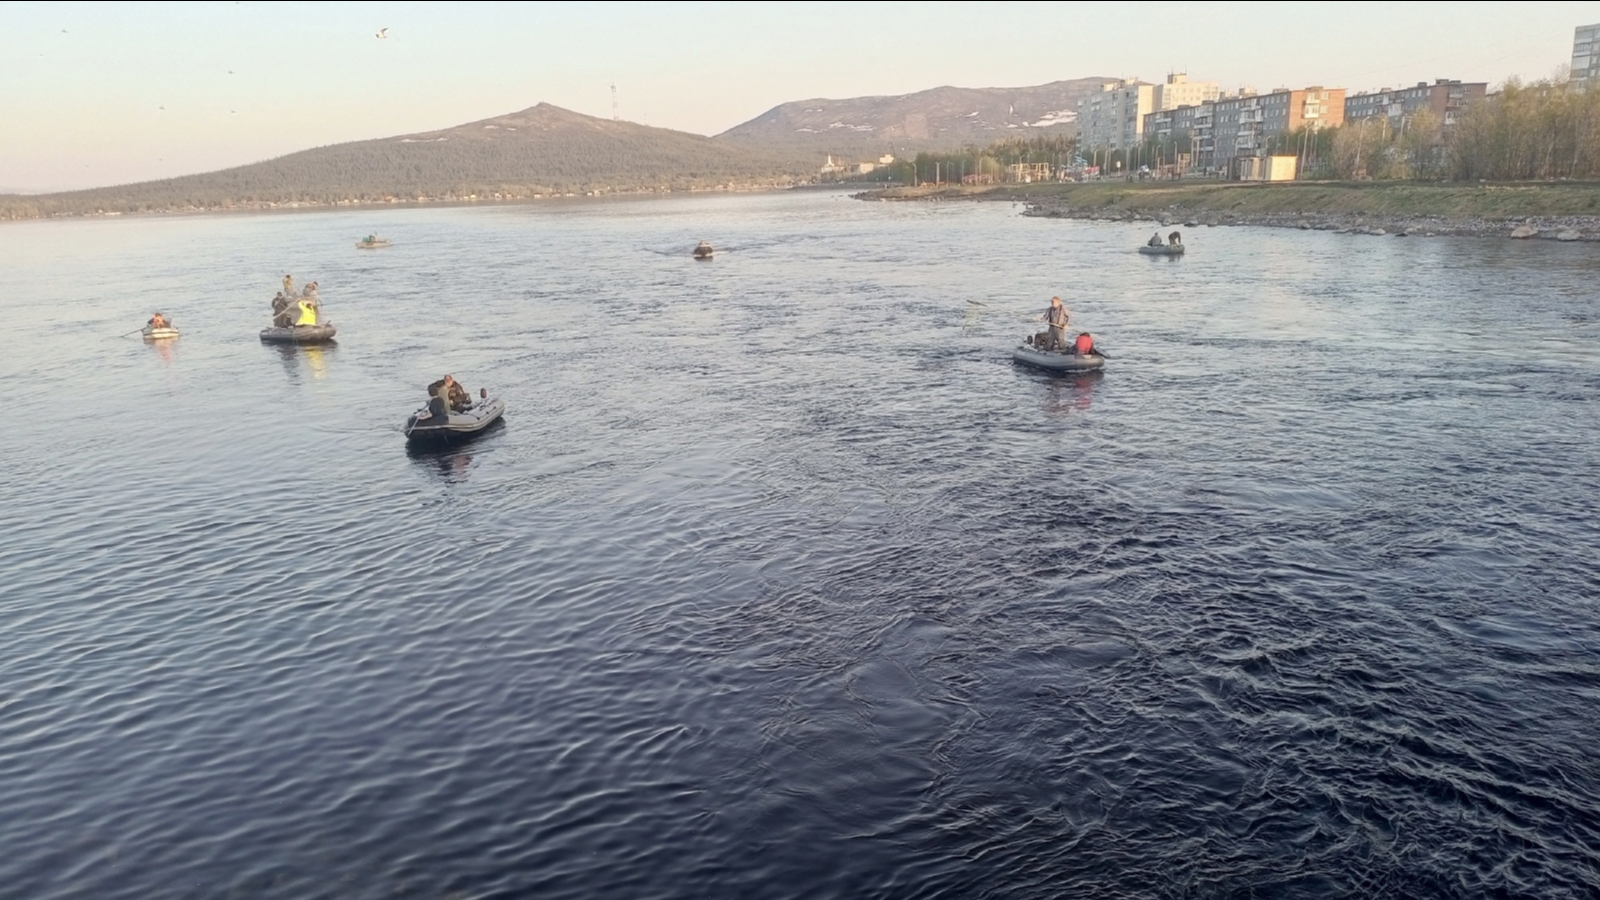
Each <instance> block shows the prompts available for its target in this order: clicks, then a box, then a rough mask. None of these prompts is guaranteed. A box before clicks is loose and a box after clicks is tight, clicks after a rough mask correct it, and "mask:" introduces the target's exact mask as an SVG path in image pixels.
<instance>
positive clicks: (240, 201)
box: [0, 103, 815, 219]
mask: <svg viewBox="0 0 1600 900" xmlns="http://www.w3.org/2000/svg"><path fill="white" fill-rule="evenodd" d="M814 165H815V164H814V163H811V162H810V161H809V160H807V161H805V163H804V164H802V163H801V162H800V161H796V160H793V159H786V158H785V157H784V156H783V155H780V154H777V153H773V152H770V151H764V150H760V149H752V148H748V147H740V146H734V145H730V144H728V143H726V142H719V141H715V140H713V139H711V138H707V137H701V136H699V135H693V134H687V133H684V132H681V131H671V130H669V129H665V128H651V127H649V126H646V125H638V124H635V123H632V122H618V121H612V120H609V119H597V118H594V117H592V116H585V115H580V114H578V113H574V112H571V111H568V110H565V109H561V108H559V107H555V106H551V105H549V104H545V103H541V104H539V105H538V106H535V107H532V108H531V109H526V110H523V111H522V112H519V113H513V114H511V115H508V116H500V117H498V118H494V119H486V120H483V121H480V122H472V123H469V124H466V125H460V126H457V127H455V128H449V129H445V130H442V131H433V132H424V133H420V134H411V135H402V136H398V137H391V138H381V139H377V140H369V141H357V142H353V143H347V144H335V145H333V146H328V147H318V148H315V149H312V150H304V151H301V152H299V153H292V154H290V155H288V156H283V157H279V158H277V159H272V160H267V161H266V162H260V163H254V164H252V165H247V166H239V167H236V168H232V169H224V170H222V171H219V172H208V173H205V174H201V175H186V176H183V177H180V178H168V179H163V180H160V181H147V182H141V183H138V184H128V185H120V186H117V187H107V188H94V189H91V190H83V191H70V192H64V193H58V194H42V195H38V196H17V195H11V196H3V197H0V219H7V218H10V219H16V218H35V217H40V216H61V215H86V214H96V213H137V212H152V211H177V210H208V209H229V208H253V207H272V206H281V205H286V204H291V203H299V204H312V205H322V204H340V203H368V202H393V201H416V200H452V199H455V200H459V199H468V198H474V197H475V198H478V199H486V198H495V199H514V198H523V197H533V196H537V195H548V194H559V193H586V192H590V191H595V192H603V191H624V190H691V189H697V188H712V187H718V186H728V185H757V184H786V183H791V182H792V181H793V180H794V179H795V178H796V176H798V175H800V174H802V173H803V172H805V171H807V170H809V171H815V169H814Z"/></svg>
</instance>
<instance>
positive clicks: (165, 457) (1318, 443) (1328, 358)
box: [0, 194, 1600, 900]
mask: <svg viewBox="0 0 1600 900" xmlns="http://www.w3.org/2000/svg"><path fill="white" fill-rule="evenodd" d="M374 231H376V232H378V233H381V234H384V235H387V236H389V237H392V238H393V239H394V241H395V244H394V246H393V247H392V248H390V249H387V250H382V251H377V252H370V251H358V250H355V249H354V247H353V244H354V241H355V240H357V239H358V238H360V237H362V236H364V235H366V234H368V233H371V232H374ZM1148 231H1149V228H1148V227H1145V226H1143V225H1128V226H1117V225H1106V224H1089V223H1074V222H1065V221H1050V220H1039V219H1029V218H1024V217H1021V216H1019V215H1018V214H1017V210H1015V209H1013V208H1010V207H1009V206H1007V205H1004V204H989V205H978V204H970V205H969V204H928V205H908V204H888V203H861V202H857V201H851V200H848V199H844V198H841V197H838V196H833V195H821V194H811V195H798V196H774V195H769V196H748V197H725V198H714V199H682V200H655V201H615V202H610V201H608V202H594V201H590V202H579V203H567V204H563V205H554V204H549V205H525V206H511V207H498V208H453V209H399V210H371V211H359V212H347V213H345V212H340V213H317V214H283V215H251V216H246V215H239V216H209V217H192V218H147V219H126V220H102V221H78V222H39V223H24V224H10V225H5V226H3V227H0V310H4V312H5V316H6V319H7V321H9V322H12V323H20V327H15V328H14V329H13V332H12V335H11V337H10V338H9V339H8V340H7V350H6V352H5V353H4V355H3V359H0V377H3V378H4V381H5V383H6V384H7V385H9V386H10V390H9V391H8V392H7V395H8V396H9V397H10V401H11V402H10V404H9V405H8V413H7V415H6V417H5V425H4V426H0V458H3V459H4V461H5V468H6V473H7V475H6V477H5V478H4V479H0V510H3V513H0V515H3V519H0V521H3V531H0V538H3V539H0V801H3V802H0V809H3V813H0V895H4V896H7V897H13V896H14V897H19V898H21V897H26V898H33V900H43V898H66V897H73V898H77V897H96V898H123V897H127V898H147V897H173V898H189V897H193V898H211V897H283V898H308V897H341V898H345V897H350V898H368V897H371V898H377V897H394V896H404V897H436V898H446V897H454V898H490V897H507V898H509V897H535V896H536V897H573V898H580V897H581V898H704V897H741V898H746V897H747V898H789V897H793V898H822V897H841V898H870V897H884V898H891V897H892V898H900V897H996V898H998V897H1006V898H1013V897H1062V896H1070V897H1096V898H1121V897H1291V898H1295V897H1308V898H1309V897H1477V896H1516V897H1530V898H1531V897H1539V898H1565V897H1573V898H1576V897H1589V896H1594V894H1595V892H1596V891H1597V890H1600V887H1597V886H1600V749H1597V748H1600V717H1597V715H1596V711H1597V709H1600V525H1597V520H1596V513H1595V510H1596V505H1597V501H1600V475H1597V473H1600V349H1597V342H1600V307H1597V305H1596V304H1597V296H1596V288H1595V286H1596V283H1597V276H1600V256H1597V255H1596V253H1595V252H1594V248H1593V247H1592V246H1573V245H1558V244H1554V243H1550V242H1532V243H1522V242H1517V243H1512V242H1502V241H1476V240H1465V239H1428V240H1424V239H1415V238H1408V239H1397V238H1373V237H1364V236H1343V235H1332V234H1324V233H1315V232H1312V233H1307V232H1299V231H1288V230H1256V229H1245V228H1237V229H1200V230H1195V231H1193V232H1192V233H1190V234H1189V235H1187V243H1188V244H1189V247H1190V252H1189V255H1188V257H1187V258H1184V259H1181V260H1164V259H1154V260H1153V259H1147V258H1144V257H1141V256H1139V255H1137V254H1136V253H1134V252H1133V249H1134V247H1136V246H1137V245H1138V244H1139V243H1140V242H1142V241H1143V240H1144V238H1145V237H1146V235H1147V234H1148ZM702 238H704V239H708V240H711V241H712V242H713V243H715V244H717V245H718V246H719V247H722V248H725V250H724V252H722V253H720V254H719V255H718V256H717V258H716V259H715V260H714V261H713V262H710V263H696V262H694V261H692V260H691V259H690V258H689V256H688V252H689V250H690V248H692V247H693V245H694V243H695V241H697V240H700V239H702ZM285 272H292V273H293V274H294V275H295V276H296V278H297V279H298V280H300V281H302V282H303V281H305V280H308V279H316V280H318V281H319V282H320V283H321V287H322V296H323V301H324V305H325V309H326V312H327V314H328V316H329V318H331V319H332V320H333V321H334V322H335V323H336V324H337V325H338V326H339V328H340V338H339V344H338V346H337V347H334V348H327V349H321V350H318V349H286V350H281V349H277V348H273V347H269V346H263V345H261V344H260V343H259V342H258V341H257V339H256V331H257V330H258V329H259V328H260V327H262V326H263V325H264V324H265V319H266V311H267V307H268V301H269V300H270V298H271V295H272V292H273V290H274V288H275V287H276V284H277V281H278V279H279V278H280V277H281V276H282V275H283V274H284V273H285ZM1051 294H1060V295H1062V297H1063V298H1064V299H1065V300H1066V301H1067V303H1068V305H1069V306H1070V307H1072V308H1073V310H1074V312H1075V317H1076V321H1078V322H1079V323H1081V324H1082V325H1083V326H1084V327H1086V328H1088V329H1090V330H1092V331H1094V332H1096V333H1097V334H1098V335H1099V337H1100V339H1101V342H1102V345H1103V346H1104V347H1106V348H1107V350H1108V351H1109V352H1110V353H1111V354H1112V356H1113V359H1112V362H1111V364H1110V365H1109V366H1108V368H1107V370H1106V372H1105V373H1104V374H1103V377H1080V378H1076V379H1059V378H1050V377H1046V376H1043V375H1040V374H1035V373H1032V372H1030V371H1027V370H1022V369H1018V368H1016V367H1015V366H1013V364H1012V363H1011V361H1010V359H1009V352H1010V349H1011V347H1012V346H1014V345H1015V343H1016V342H1017V340H1018V339H1019V338H1020V336H1021V335H1022V334H1024V333H1026V332H1027V331H1028V330H1030V329H1031V328H1032V327H1033V326H1032V325H1031V324H1030V323H1028V322H1025V321H1023V319H1022V318H1021V316H1020V315H1018V314H1019V313H1026V314H1028V315H1032V314H1034V313H1035V312H1036V311H1038V310H1040V309H1042V308H1043V306H1044V305H1045V303H1046V301H1047V300H1048V299H1049V297H1050V295H1051ZM969 301H977V303H974V302H969ZM979 304H983V305H979ZM154 309H160V310H161V311H163V312H166V313H168V314H169V315H170V316H172V317H173V318H175V319H176V321H177V324H178V326H179V328H180V329H182V331H183V336H182V337H181V338H180V339H178V341H176V342H175V343H172V344H170V345H166V346H149V345H145V344H143V343H141V342H140V341H139V339H138V338H137V337H118V336H117V335H118V334H119V332H126V331H129V330H131V329H134V328H136V327H137V326H138V325H140V324H141V323H142V322H143V321H144V319H145V318H146V317H147V316H148V315H149V313H150V312H151V311H152V310H154ZM447 371H448V372H452V373H454V374H455V375H456V376H457V377H458V378H459V379H461V380H462V381H463V382H464V383H465V384H466V385H467V386H468V387H469V388H471V389H473V390H476V389H477V388H478V387H480V386H487V387H490V388H491V389H493V390H494V391H496V392H498V393H500V394H501V395H503V396H504V397H505V398H506V400H507V403H508V412H507V416H506V422H505V425H504V427H503V428H499V429H497V430H496V431H495V432H494V433H491V434H489V435H487V436H485V437H484V438H483V439H481V440H480V441H478V442H477V443H475V444H472V445H469V446H468V447H467V448H465V449H461V450H458V451H454V452H449V453H444V454H434V455H425V454H424V455H418V454H408V453H407V451H406V449H405V447H404V442H403V440H402V437H401V433H400V426H401V424H402V422H403V421H404V418H405V416H406V415H407V414H408V413H409V412H411V411H412V410H413V409H414V408H415V407H416V406H417V405H418V403H419V401H420V400H421V399H422V393H421V391H422V388H423V386H424V385H426V384H427V383H428V382H430V381H432V380H434V379H436V378H438V377H439V376H441V375H442V374H444V373H445V372H447Z"/></svg>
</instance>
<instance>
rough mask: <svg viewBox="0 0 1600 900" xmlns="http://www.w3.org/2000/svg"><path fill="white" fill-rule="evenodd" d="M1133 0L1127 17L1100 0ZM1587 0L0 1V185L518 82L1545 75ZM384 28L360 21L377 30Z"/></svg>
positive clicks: (621, 111) (37, 187) (601, 85)
mask: <svg viewBox="0 0 1600 900" xmlns="http://www.w3.org/2000/svg"><path fill="white" fill-rule="evenodd" d="M1136 9H1148V10H1151V11H1152V12H1151V13H1149V14H1141V15H1137V16H1135V15H1123V14H1119V13H1118V12H1117V11H1118V10H1136ZM1596 22H1600V2H1588V3H1560V2H1546V3H1399V2H1390V3H1339V4H1330V3H1306V4H1294V3H1290V4H1283V5H1267V6H1263V5H1262V4H1257V3H1239V4H1197V3H1178V4H1170V5H1168V4H1138V3H1130V4H1110V5H1089V4H1065V3H1005V4H993V5H990V4H926V5H908V4H898V3H888V4H876V3H862V2H851V3H818V4H809V3H794V4H770V3H769V4H750V3H729V4H724V3H662V4H649V3H594V4H558V3H540V4H500V3H449V4H443V3H441V4H433V3H384V2H363V3H343V4H310V3H251V2H237V3H235V2H223V3H187V4H137V3H132V4H129V3H16V2H0V192H5V191H16V190H23V191H31V192H38V191H48V190H64V189H72V188H82V187H94V186H100V185H109V184H121V183H127V182H131V181H142V180H147V179H153V178H165V177H170V176H173V175H183V174H189V173H193V172H203V171H211V170H214V169H220V168H226V167H228V166H234V165H241V164H244V163H250V162H256V161H259V160H262V159H270V158H272V157H275V156H281V155H283V154H285V153H291V152H294V151H296V150H303V149H306V148H308V147H315V146H322V145H326V144H335V143H340V142H343V141H351V140H362V139H367V138H377V137H386V136H390V135H397V134H407V133H411V132H416V131H427V130H432V129H436V128H445V127H449V126H452V125H458V124H461V123H464V122H471V121H474V120H477V119H484V118H489V117H491V116H496V115H502V114H505V113H509V112H514V111H516V110H521V109H525V108H527V107H530V106H533V105H534V104H536V103H539V102H548V103H553V104H555V105H557V106H562V107H566V108H567V109H571V110H575V111H577V112H581V113H586V114H589V115H594V116H602V117H609V116H611V115H612V89H611V86H612V85H615V86H616V94H615V96H616V111H617V114H618V115H620V117H621V118H623V119H627V120H630V121H634V122H641V123H644V124H647V125H654V126H659V127H665V128H675V129H678V130H681V131H688V132H693V133H696V134H716V133H718V132H721V131H724V130H726V129H728V128H731V127H733V126H734V125H737V124H739V123H741V122H744V121H747V120H749V119H752V118H755V117H756V116H758V115H760V114H761V113H763V112H765V111H767V110H768V109H771V108H772V107H774V106H777V105H778V104H780V103H784V102H787V101H790V100H805V99H813V98H821V97H832V98H842V97H858V96H865V95H875V94H889V95H894V94H904V93H910V92H913V91H919V90H925V89H928V88H932V87H938V86H940V85H947V84H948V85H958V86H962V87H1013V86H1022V85H1032V84H1043V83H1045V82H1049V81H1057V80H1061V79H1068V78H1082V77H1090V76H1104V77H1135V76H1137V77H1140V78H1143V79H1145V80H1147V81H1158V80H1160V79H1161V78H1163V77H1164V76H1165V75H1166V73H1168V72H1174V71H1176V72H1187V73H1188V74H1189V77H1190V78H1191V79H1192V80H1206V81H1217V82H1220V83H1221V84H1222V86H1223V88H1224V89H1226V90H1233V89H1236V88H1238V87H1240V86H1245V85H1248V86H1252V87H1255V88H1257V89H1260V90H1268V89H1271V88H1274V87H1305V86H1307V85H1313V84H1317V85H1324V86H1327V87H1344V88H1346V89H1348V90H1350V91H1351V92H1355V91H1359V90H1369V89H1375V88H1379V87H1390V86H1399V85H1402V84H1412V83H1415V82H1417V81H1424V80H1426V81H1432V80H1433V79H1435V78H1460V79H1463V80H1467V81H1487V82H1490V83H1491V85H1493V84H1498V83H1500V82H1502V81H1504V80H1505V79H1506V78H1507V77H1510V76H1518V77H1521V78H1523V79H1524V80H1529V79H1534V78H1544V77H1549V76H1550V75H1552V74H1553V73H1554V72H1555V71H1556V70H1557V67H1559V66H1564V65H1565V64H1566V63H1567V62H1568V60H1569V59H1570V57H1571V50H1572V33H1573V29H1574V28H1575V27H1577V26H1580V25H1587V24H1592V23H1596ZM385 28H386V29H388V30H387V32H386V33H385V34H386V36H385V37H383V38H379V37H377V34H378V32H379V31H380V29H385Z"/></svg>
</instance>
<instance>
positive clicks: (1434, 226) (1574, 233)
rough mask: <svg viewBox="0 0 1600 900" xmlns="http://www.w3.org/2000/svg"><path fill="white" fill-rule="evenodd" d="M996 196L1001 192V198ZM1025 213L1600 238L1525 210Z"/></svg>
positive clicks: (1046, 207) (1066, 208) (1347, 230)
mask: <svg viewBox="0 0 1600 900" xmlns="http://www.w3.org/2000/svg"><path fill="white" fill-rule="evenodd" d="M997 199H998V198H997ZM1022 214H1023V215H1025V216H1040V217H1042V218H1046V219H1090V220H1094V221H1104V222H1141V221H1142V222H1159V223H1160V224H1161V227H1163V228H1166V227H1170V226H1173V225H1182V226H1184V227H1186V228H1198V227H1200V226H1202V225H1205V226H1218V225H1256V226H1261V227H1266V228H1300V229H1305V230H1315V231H1332V232H1335V233H1337V234H1370V235H1377V236H1383V235H1393V236H1395V237H1438V236H1441V235H1460V236H1467V237H1501V238H1518V239H1543V240H1552V241H1596V242H1600V216H1522V217H1517V218H1510V219H1501V218H1483V217H1470V218H1462V217H1455V216H1395V215H1375V214H1371V213H1317V212H1288V213H1268V212H1257V213H1243V214H1240V213H1231V212H1215V213H1201V214H1197V215H1181V214H1180V215H1174V214H1173V211H1172V210H1165V209H1138V208H1121V207H1116V208H1110V209H1096V208H1087V209H1085V208H1076V207H1073V206H1070V205H1067V204H1063V203H1052V202H1051V201H1050V200H1049V199H1043V198H1041V199H1034V200H1029V201H1027V207H1026V209H1024V211H1023V213H1022Z"/></svg>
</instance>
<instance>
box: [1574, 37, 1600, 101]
mask: <svg viewBox="0 0 1600 900" xmlns="http://www.w3.org/2000/svg"><path fill="white" fill-rule="evenodd" d="M1572 81H1573V83H1574V84H1576V85H1577V86H1578V87H1581V88H1588V87H1592V86H1594V85H1600V25H1579V26H1578V27H1577V28H1575V29H1573V32H1572Z"/></svg>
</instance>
